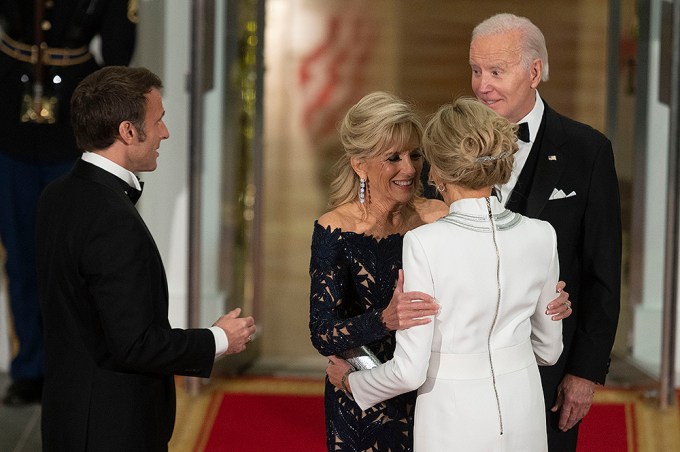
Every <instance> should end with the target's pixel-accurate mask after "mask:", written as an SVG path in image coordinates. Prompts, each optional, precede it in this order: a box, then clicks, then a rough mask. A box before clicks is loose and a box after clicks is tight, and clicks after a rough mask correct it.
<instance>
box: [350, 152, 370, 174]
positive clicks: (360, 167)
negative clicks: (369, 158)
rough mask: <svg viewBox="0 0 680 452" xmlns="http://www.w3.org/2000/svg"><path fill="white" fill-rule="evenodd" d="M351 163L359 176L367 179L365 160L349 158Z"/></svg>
mask: <svg viewBox="0 0 680 452" xmlns="http://www.w3.org/2000/svg"><path fill="white" fill-rule="evenodd" d="M349 163H350V165H352V169H353V170H354V172H355V173H357V176H359V178H361V179H366V171H365V161H364V160H363V159H359V158H356V157H352V158H351V159H349Z"/></svg>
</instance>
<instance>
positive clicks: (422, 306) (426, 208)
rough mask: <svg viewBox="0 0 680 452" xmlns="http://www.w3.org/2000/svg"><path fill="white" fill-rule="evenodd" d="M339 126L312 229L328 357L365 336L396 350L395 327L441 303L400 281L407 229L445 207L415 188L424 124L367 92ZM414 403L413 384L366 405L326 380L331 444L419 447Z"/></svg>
mask: <svg viewBox="0 0 680 452" xmlns="http://www.w3.org/2000/svg"><path fill="white" fill-rule="evenodd" d="M340 135H341V139H342V143H343V146H344V150H345V153H344V156H343V157H342V158H341V160H340V161H339V162H338V165H337V166H336V169H337V177H336V179H335V180H334V182H333V184H332V186H331V199H330V203H329V205H330V207H331V210H330V211H329V212H328V213H326V214H324V215H323V216H321V218H319V220H318V221H317V222H316V223H315V225H314V233H313V237H312V259H311V264H310V276H311V299H310V322H309V326H310V330H311V339H312V343H313V344H314V346H315V347H316V348H317V350H319V352H320V353H321V354H323V355H325V356H330V355H335V354H342V353H343V352H345V351H347V350H349V349H352V348H355V347H358V346H361V345H367V346H368V347H369V348H370V349H371V350H372V351H373V353H374V354H375V355H376V356H377V357H378V358H379V359H380V360H381V361H385V360H388V359H390V358H392V354H393V352H394V347H395V342H394V330H396V329H402V328H408V327H411V326H415V325H421V324H424V323H426V322H429V321H430V319H429V318H427V317H429V316H432V315H433V314H434V313H436V311H437V306H436V304H435V303H434V301H433V300H432V298H431V297H430V296H429V295H426V294H422V293H403V292H402V291H401V290H400V287H397V290H395V282H396V281H397V278H398V274H399V272H400V269H401V247H402V239H403V236H404V234H405V233H406V232H407V231H408V230H410V229H413V228H414V227H416V226H420V225H422V224H424V223H428V222H431V221H433V220H435V219H437V218H439V217H441V216H443V215H445V214H446V212H447V211H446V206H445V204H444V203H443V202H441V201H434V200H425V199H422V198H419V197H416V194H417V193H418V191H419V180H420V171H421V169H422V154H421V151H420V138H421V135H422V128H421V124H420V122H419V120H418V117H417V116H416V114H415V113H414V111H413V110H412V108H411V107H410V106H409V105H408V104H407V103H405V102H404V101H402V100H401V99H399V98H397V97H395V96H393V95H391V94H388V93H384V92H376V93H372V94H369V95H367V96H366V97H364V98H363V99H361V100H360V101H359V102H358V103H357V104H356V105H355V106H353V107H352V108H351V109H350V110H349V112H348V113H347V115H346V116H345V119H344V121H343V123H342V126H341V130H340ZM401 284H403V279H402V283H401ZM413 299H419V300H424V301H425V302H424V303H411V302H410V301H411V300H413ZM420 317H425V318H424V319H423V318H420ZM419 318H420V319H419ZM414 403H415V393H410V394H405V395H402V396H399V397H397V398H394V399H391V400H388V401H386V402H384V403H381V404H378V405H376V406H375V407H373V408H371V409H369V410H366V411H362V410H361V409H359V407H357V405H356V404H355V403H354V402H353V401H352V399H351V398H350V397H348V396H347V395H346V394H345V393H344V392H343V391H342V390H338V389H336V388H335V387H333V385H331V384H330V383H328V381H327V382H326V393H325V412H326V437H327V446H328V450H329V451H330V450H333V451H338V450H346V451H363V450H373V451H387V450H390V451H400V450H412V448H413V438H412V433H413V409H414Z"/></svg>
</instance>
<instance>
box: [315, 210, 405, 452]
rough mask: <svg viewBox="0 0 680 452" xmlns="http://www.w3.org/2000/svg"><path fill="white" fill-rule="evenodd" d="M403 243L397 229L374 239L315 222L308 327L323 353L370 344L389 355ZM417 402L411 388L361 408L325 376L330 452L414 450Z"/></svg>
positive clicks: (383, 358)
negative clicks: (388, 322)
mask: <svg viewBox="0 0 680 452" xmlns="http://www.w3.org/2000/svg"><path fill="white" fill-rule="evenodd" d="M402 243H403V236H401V235H399V234H394V235H391V236H389V237H386V238H383V239H375V238H373V237H372V236H367V235H364V234H357V233H354V232H342V231H341V230H339V229H335V230H332V231H331V228H330V227H327V228H324V227H322V226H320V225H319V224H318V223H315V224H314V233H313V236H312V258H311V262H310V268H309V274H310V277H311V294H310V318H309V328H310V331H311V339H312V344H313V345H314V347H316V349H317V350H318V351H319V352H320V353H321V354H322V355H324V356H328V355H334V354H339V353H342V352H343V351H345V350H349V349H351V348H354V347H358V346H360V345H367V346H369V347H370V348H371V350H372V351H373V352H374V353H375V354H376V355H377V356H378V358H380V360H381V361H383V362H384V361H387V360H389V359H391V358H392V355H393V353H394V347H395V336H394V333H393V332H389V331H387V330H386V329H385V327H384V326H383V324H382V322H381V319H380V314H381V312H382V310H383V309H385V308H386V307H387V305H388V304H389V302H390V299H391V298H392V293H393V291H394V288H395V285H396V281H397V275H398V271H399V269H400V268H401V249H402ZM415 400H416V393H415V392H410V393H407V394H404V395H401V396H398V397H396V398H394V399H391V400H388V401H386V402H383V403H380V404H378V405H375V406H374V407H372V408H370V409H368V410H366V411H362V410H361V409H360V408H359V407H358V406H357V405H356V403H354V401H353V400H352V399H350V398H349V397H348V396H347V395H346V394H345V393H344V392H343V391H341V390H339V389H336V388H335V387H334V386H333V385H332V384H330V383H329V381H328V379H326V389H325V396H324V403H325V413H326V444H327V446H328V450H329V451H331V450H332V451H353V452H354V451H366V450H370V451H402V450H405V451H410V450H413V412H414V408H415Z"/></svg>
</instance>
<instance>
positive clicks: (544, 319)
mask: <svg viewBox="0 0 680 452" xmlns="http://www.w3.org/2000/svg"><path fill="white" fill-rule="evenodd" d="M550 233H551V234H550V237H551V239H552V241H551V242H550V246H552V258H551V263H550V268H549V269H548V273H547V276H546V280H545V284H544V285H543V289H542V290H541V294H540V298H539V300H538V303H537V304H536V310H535V311H534V313H533V315H532V316H531V345H532V347H533V349H534V355H535V356H536V362H537V363H538V364H539V365H541V366H552V365H553V364H555V363H556V362H557V360H558V359H559V357H560V355H561V354H562V321H558V322H556V321H554V320H552V318H551V316H549V315H546V314H545V311H546V309H547V306H548V303H550V302H551V301H552V300H554V299H555V296H556V293H555V287H556V286H557V280H558V278H559V274H560V263H559V260H558V256H557V237H556V235H555V230H554V229H553V228H552V227H550Z"/></svg>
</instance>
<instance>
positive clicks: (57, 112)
mask: <svg viewBox="0 0 680 452" xmlns="http://www.w3.org/2000/svg"><path fill="white" fill-rule="evenodd" d="M136 20H137V1H136V0H0V240H1V241H2V245H3V246H4V248H5V252H6V257H7V261H6V270H7V276H8V280H9V288H8V289H9V298H10V308H11V313H12V320H13V331H14V334H15V337H16V340H17V344H18V351H17V353H16V354H15V356H14V357H13V359H12V363H11V370H10V374H11V379H12V383H11V384H10V386H9V388H8V390H7V393H6V394H5V396H4V397H3V403H4V404H5V405H10V406H17V405H25V404H30V403H36V402H39V401H40V398H41V393H42V381H43V339H42V326H41V325H42V322H41V315H40V307H39V301H38V283H37V279H36V269H35V266H36V264H35V240H34V229H35V228H34V224H35V208H36V205H37V200H38V196H39V194H40V192H41V191H42V189H43V188H44V187H45V186H46V185H47V184H48V183H49V182H51V181H52V180H53V179H55V178H57V177H59V176H61V175H63V174H65V173H67V172H68V171H69V170H70V169H71V167H72V166H73V164H74V162H75V160H76V158H77V157H79V156H80V154H81V153H80V151H78V148H77V146H76V143H75V139H74V137H73V132H72V130H71V125H70V118H69V102H70V99H71V93H72V92H73V90H74V89H75V87H76V86H77V85H78V83H79V82H80V81H81V80H82V79H83V78H85V76H87V75H88V74H90V73H92V72H94V71H96V70H97V69H99V68H100V67H101V66H103V65H127V64H128V63H129V62H130V60H131V58H132V54H133V50H134V45H135V27H136V26H135V23H136ZM95 37H99V38H100V39H99V40H98V41H97V42H98V43H99V45H98V46H97V47H98V48H97V51H96V52H95V53H96V54H97V55H98V57H97V58H95V56H94V55H93V52H92V50H91V44H92V42H93V39H94V38H95ZM2 330H3V333H2V334H5V332H4V331H6V330H5V329H4V328H3V329H2Z"/></svg>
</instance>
